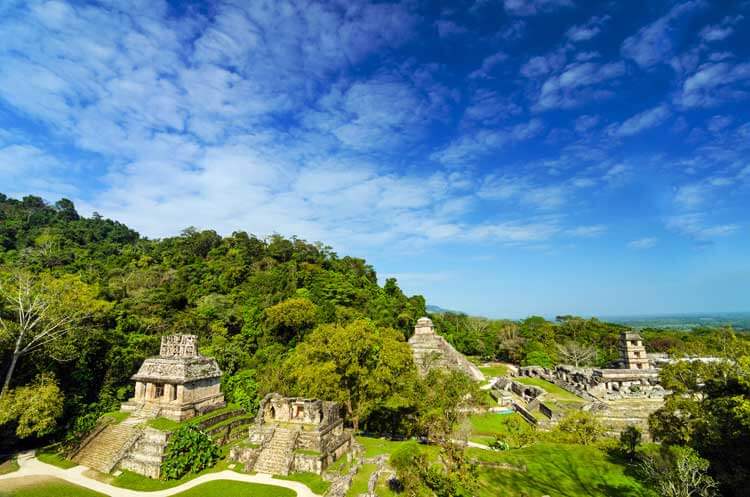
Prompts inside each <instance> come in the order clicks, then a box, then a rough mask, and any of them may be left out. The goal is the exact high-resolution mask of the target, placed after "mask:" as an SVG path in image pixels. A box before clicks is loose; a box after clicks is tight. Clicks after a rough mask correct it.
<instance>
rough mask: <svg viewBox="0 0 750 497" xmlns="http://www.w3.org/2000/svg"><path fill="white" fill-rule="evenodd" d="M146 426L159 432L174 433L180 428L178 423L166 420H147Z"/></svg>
mask: <svg viewBox="0 0 750 497" xmlns="http://www.w3.org/2000/svg"><path fill="white" fill-rule="evenodd" d="M146 425H147V426H150V427H151V428H154V429H156V430H160V431H175V430H176V429H177V428H179V427H180V423H178V422H177V421H173V420H171V419H167V418H154V419H149V420H148V421H146Z"/></svg>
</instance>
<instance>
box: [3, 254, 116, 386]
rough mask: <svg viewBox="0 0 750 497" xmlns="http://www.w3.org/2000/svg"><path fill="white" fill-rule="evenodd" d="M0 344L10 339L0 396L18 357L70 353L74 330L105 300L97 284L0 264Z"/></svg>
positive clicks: (98, 309) (105, 305)
mask: <svg viewBox="0 0 750 497" xmlns="http://www.w3.org/2000/svg"><path fill="white" fill-rule="evenodd" d="M0 305H2V306H3V307H1V308H0V343H6V344H10V346H11V358H10V364H9V365H8V369H7V370H6V373H5V380H4V382H3V387H2V391H0V398H1V397H2V396H3V395H4V394H5V393H6V392H7V390H8V388H9V387H10V382H11V379H12V377H13V373H14V371H15V368H16V365H17V364H18V361H19V359H21V358H22V357H24V356H26V355H29V354H32V353H34V352H47V353H48V355H50V356H52V357H53V358H54V357H58V358H59V357H70V356H72V355H74V354H75V352H76V347H75V341H74V338H75V337H74V336H73V335H74V334H76V333H77V332H79V331H81V330H82V325H83V324H84V322H85V321H86V320H87V319H88V318H90V317H91V316H93V315H94V314H95V313H99V312H103V311H104V310H106V309H107V308H108V307H109V305H108V304H107V303H106V302H104V301H101V300H98V299H97V289H96V288H95V287H92V286H89V285H87V284H85V283H84V282H83V281H81V279H80V278H79V277H77V276H73V275H63V276H61V277H59V278H56V277H54V276H52V275H50V274H47V273H42V274H40V275H32V274H31V273H30V272H27V271H22V270H12V269H8V268H4V269H0Z"/></svg>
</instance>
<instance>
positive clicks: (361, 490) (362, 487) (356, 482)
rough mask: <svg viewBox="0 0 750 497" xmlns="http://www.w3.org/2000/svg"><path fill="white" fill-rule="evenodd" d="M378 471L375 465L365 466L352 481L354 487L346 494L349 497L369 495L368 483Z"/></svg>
mask: <svg viewBox="0 0 750 497" xmlns="http://www.w3.org/2000/svg"><path fill="white" fill-rule="evenodd" d="M376 469H377V466H376V465H375V464H363V465H362V467H360V468H359V471H357V474H356V475H354V479H352V486H351V487H349V491H348V492H347V493H346V496H347V497H356V496H357V495H359V494H366V493H367V483H368V482H369V481H370V475H372V472H373V471H375V470H376Z"/></svg>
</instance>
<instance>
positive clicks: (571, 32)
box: [565, 15, 610, 42]
mask: <svg viewBox="0 0 750 497" xmlns="http://www.w3.org/2000/svg"><path fill="white" fill-rule="evenodd" d="M609 20H610V17H609V16H608V15H604V16H594V17H592V18H591V19H589V20H588V21H587V22H586V23H585V24H579V25H575V26H572V27H570V28H569V29H568V31H566V33H565V35H566V36H567V37H568V39H569V40H570V41H572V42H582V41H588V40H590V39H592V38H594V37H595V36H596V35H598V34H599V33H601V31H602V28H603V27H604V24H605V23H606V22H607V21H609Z"/></svg>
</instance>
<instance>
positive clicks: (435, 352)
mask: <svg viewBox="0 0 750 497" xmlns="http://www.w3.org/2000/svg"><path fill="white" fill-rule="evenodd" d="M409 346H411V349H412V354H413V355H414V363H415V364H416V365H417V369H418V370H419V372H420V374H426V373H427V371H429V370H430V369H432V368H447V369H453V370H456V371H461V372H462V373H465V374H467V375H469V377H471V378H472V379H474V380H476V381H484V375H483V374H482V372H481V371H479V368H478V367H476V366H475V365H474V364H472V363H471V362H470V361H469V360H468V359H467V358H466V357H464V356H463V354H461V353H460V352H458V351H457V350H456V349H454V348H453V346H452V345H451V344H450V343H448V341H447V340H446V339H445V338H443V337H441V336H440V335H438V334H437V333H436V332H435V326H434V325H433V324H432V320H431V319H430V318H427V317H423V318H419V319H418V320H417V325H416V326H415V327H414V335H413V336H412V337H411V338H410V339H409Z"/></svg>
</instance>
